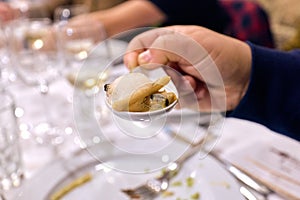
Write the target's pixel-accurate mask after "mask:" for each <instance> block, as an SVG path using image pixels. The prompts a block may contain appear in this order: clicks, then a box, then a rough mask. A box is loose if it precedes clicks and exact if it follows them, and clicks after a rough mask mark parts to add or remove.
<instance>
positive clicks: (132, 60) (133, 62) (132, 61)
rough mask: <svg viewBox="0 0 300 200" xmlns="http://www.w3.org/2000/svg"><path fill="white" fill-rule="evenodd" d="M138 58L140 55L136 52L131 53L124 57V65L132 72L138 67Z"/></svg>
mask: <svg viewBox="0 0 300 200" xmlns="http://www.w3.org/2000/svg"><path fill="white" fill-rule="evenodd" d="M137 56H138V54H137V53H136V52H130V53H127V54H125V55H124V57H123V61H124V64H125V66H127V68H128V69H130V71H131V70H132V69H134V68H135V67H136V66H137V65H138V61H137Z"/></svg>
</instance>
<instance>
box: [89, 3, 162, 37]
mask: <svg viewBox="0 0 300 200" xmlns="http://www.w3.org/2000/svg"><path fill="white" fill-rule="evenodd" d="M88 17H89V18H91V19H92V20H96V21H100V22H101V23H103V25H104V26H105V28H106V31H107V33H108V35H109V36H112V35H114V34H117V33H120V32H122V31H126V30H129V29H132V28H137V27H143V26H152V25H156V24H159V23H161V22H162V21H163V20H164V19H165V15H164V14H163V13H162V11H160V10H159V8H157V7H156V6H155V5H154V4H152V3H151V2H149V1H147V0H130V1H127V2H124V3H122V4H120V5H118V6H115V7H113V8H110V9H107V10H103V11H97V12H94V13H91V14H89V16H88Z"/></svg>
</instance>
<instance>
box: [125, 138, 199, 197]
mask: <svg viewBox="0 0 300 200" xmlns="http://www.w3.org/2000/svg"><path fill="white" fill-rule="evenodd" d="M201 147H202V145H201V143H199V144H197V145H191V146H190V149H189V150H187V151H186V152H185V153H184V154H183V155H182V156H181V157H180V158H179V159H178V160H177V161H175V162H173V163H170V164H169V165H168V167H167V168H166V169H165V170H164V171H163V173H162V175H160V176H159V177H157V178H153V179H149V180H147V181H146V183H145V184H143V185H140V186H137V187H136V188H133V189H123V190H122V192H123V193H125V194H126V195H128V196H129V197H130V198H131V199H139V200H153V199H154V198H156V197H158V196H159V195H160V194H161V193H163V192H164V191H166V190H167V189H168V187H169V183H170V180H171V179H172V178H174V177H175V176H176V175H177V174H178V172H179V170H180V169H181V167H182V166H183V164H184V163H185V161H187V160H188V159H189V158H191V157H192V156H193V155H195V154H196V153H197V152H199V151H200V149H201Z"/></svg>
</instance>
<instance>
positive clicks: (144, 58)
mask: <svg viewBox="0 0 300 200" xmlns="http://www.w3.org/2000/svg"><path fill="white" fill-rule="evenodd" d="M151 59H152V56H151V53H150V51H149V50H147V51H144V52H143V53H141V54H140V55H139V57H138V61H139V63H140V64H144V63H149V62H150V60H151Z"/></svg>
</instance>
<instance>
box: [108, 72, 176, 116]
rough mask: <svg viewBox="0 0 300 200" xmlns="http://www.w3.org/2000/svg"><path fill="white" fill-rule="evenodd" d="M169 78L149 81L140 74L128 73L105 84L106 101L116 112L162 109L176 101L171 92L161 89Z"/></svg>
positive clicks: (164, 77)
mask: <svg viewBox="0 0 300 200" xmlns="http://www.w3.org/2000/svg"><path fill="white" fill-rule="evenodd" d="M170 80H171V78H170V77H169V76H163V77H161V78H159V79H157V80H156V81H151V80H150V79H149V78H148V77H146V76H145V75H144V74H142V73H129V74H125V75H123V76H120V77H118V78H117V79H116V80H114V81H113V82H112V83H111V84H106V85H105V86H104V90H105V92H106V96H107V101H108V103H109V104H110V105H111V107H112V108H113V109H114V110H116V111H130V112H146V111H153V110H159V109H163V108H165V107H167V106H169V105H170V104H172V103H173V102H175V101H176V100H177V97H176V95H175V94H174V93H173V92H167V91H166V90H165V89H163V87H164V86H166V85H167V84H168V83H169V81H170Z"/></svg>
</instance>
